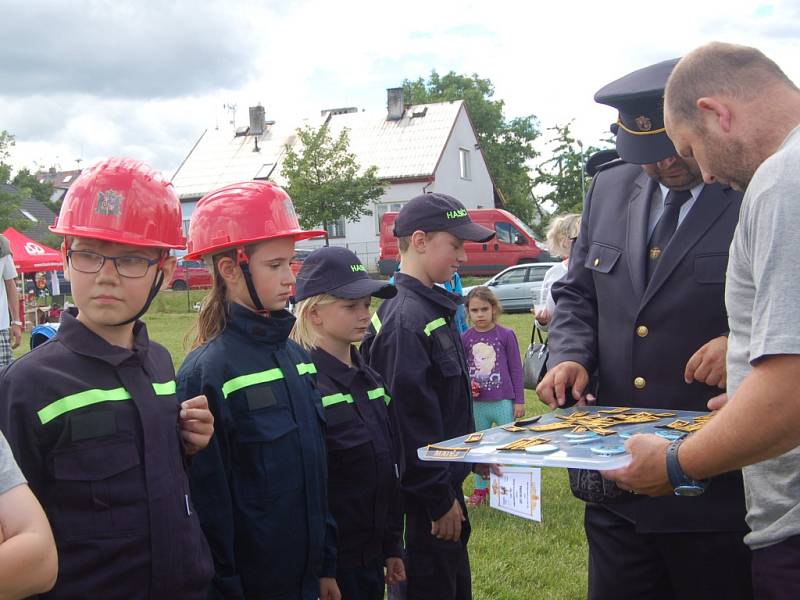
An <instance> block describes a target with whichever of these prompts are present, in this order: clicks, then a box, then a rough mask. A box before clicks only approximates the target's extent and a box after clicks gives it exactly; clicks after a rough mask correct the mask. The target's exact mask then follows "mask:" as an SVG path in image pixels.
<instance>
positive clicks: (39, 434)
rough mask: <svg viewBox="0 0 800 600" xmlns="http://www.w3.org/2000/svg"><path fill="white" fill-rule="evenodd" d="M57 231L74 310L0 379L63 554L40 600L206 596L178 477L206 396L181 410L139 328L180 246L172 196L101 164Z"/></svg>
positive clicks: (157, 182)
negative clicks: (44, 598) (54, 577)
mask: <svg viewBox="0 0 800 600" xmlns="http://www.w3.org/2000/svg"><path fill="white" fill-rule="evenodd" d="M51 230H52V231H53V232H54V233H56V234H58V235H61V236H64V238H65V239H64V244H63V245H62V251H63V253H64V262H65V264H64V267H65V272H66V274H67V277H68V278H69V280H70V281H71V283H72V295H73V297H74V300H75V304H76V306H77V309H70V311H69V312H67V313H65V314H64V315H63V317H62V321H61V327H60V328H59V331H58V334H57V335H56V336H55V337H54V338H53V339H52V340H51V341H49V342H47V343H45V344H43V345H41V346H39V347H37V348H36V349H35V350H33V351H32V352H30V353H29V354H27V355H26V356H23V357H22V358H21V359H20V360H18V361H17V362H15V363H14V364H13V365H12V366H11V367H9V368H8V369H6V370H5V371H4V372H3V374H2V376H0V428H2V431H3V433H4V434H5V436H6V437H7V438H8V441H9V443H10V445H11V448H12V450H13V452H14V456H15V458H16V459H17V462H18V463H19V466H20V468H21V469H22V472H23V474H24V476H25V478H26V479H27V480H28V483H29V485H30V488H31V489H32V490H33V492H34V493H35V494H36V496H38V498H39V501H40V502H41V503H42V505H43V507H44V510H45V512H46V514H47V516H48V518H49V519H50V523H51V525H52V528H53V534H54V537H55V540H56V546H57V549H58V559H59V560H58V563H59V564H58V578H57V580H56V584H55V587H54V588H53V590H52V592H50V594H48V595H47V598H104V599H106V600H109V599H116V598H119V599H120V600H122V599H126V600H127V599H134V598H136V599H139V598H141V599H145V598H181V599H190V600H191V599H198V600H199V599H201V598H206V592H207V588H208V585H209V582H210V581H211V578H212V575H213V565H212V561H211V556H210V552H209V549H208V545H207V544H206V541H205V539H204V537H203V533H202V530H201V528H200V524H199V521H198V519H197V516H196V515H195V513H194V509H193V507H192V502H191V498H190V495H189V484H188V479H187V476H186V472H185V465H186V457H187V456H189V455H191V454H194V453H195V452H197V451H198V450H200V449H201V448H204V447H205V446H206V445H207V444H208V441H209V439H210V437H211V435H212V433H213V417H212V415H211V413H210V411H209V410H208V405H207V401H206V399H205V398H204V397H202V396H198V397H194V398H191V399H188V400H186V401H185V402H183V403H179V402H178V399H177V396H176V393H175V391H176V389H175V373H174V369H173V366H172V359H171V357H170V355H169V353H168V352H167V351H166V350H165V349H164V348H163V347H162V346H160V345H158V344H156V343H154V342H152V341H150V340H149V339H148V336H147V328H146V327H145V325H144V323H142V322H141V321H139V320H138V319H139V317H141V316H142V315H143V314H144V313H145V312H146V311H147V308H148V307H149V305H150V303H151V302H152V300H153V298H154V297H155V295H156V293H157V292H158V290H159V288H160V286H161V284H162V283H163V281H164V280H165V279H166V280H167V281H168V280H169V278H170V276H171V274H172V272H173V270H174V269H175V258H172V257H170V256H169V249H170V248H183V247H184V245H185V239H184V236H183V232H182V227H181V210H180V203H179V201H178V198H177V197H176V196H175V193H174V192H173V191H172V189H171V185H170V184H169V183H168V182H166V181H164V180H163V179H162V178H161V176H160V174H158V173H157V172H155V171H152V170H151V169H150V168H149V167H147V166H146V165H144V164H143V163H141V162H139V161H134V160H130V159H109V160H107V161H104V162H101V163H99V164H97V165H94V166H93V167H90V168H89V169H86V170H85V171H84V172H83V173H82V174H81V176H80V177H79V178H78V179H77V180H76V181H75V183H73V185H72V187H71V188H70V190H69V193H68V194H67V196H66V198H65V199H64V203H63V206H62V207H61V213H60V215H59V217H58V220H57V222H56V225H55V226H54V227H51Z"/></svg>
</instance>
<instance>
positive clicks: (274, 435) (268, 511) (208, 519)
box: [178, 181, 341, 600]
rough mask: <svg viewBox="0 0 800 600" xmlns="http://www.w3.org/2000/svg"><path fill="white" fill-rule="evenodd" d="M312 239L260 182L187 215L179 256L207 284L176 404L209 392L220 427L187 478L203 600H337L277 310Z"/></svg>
mask: <svg viewBox="0 0 800 600" xmlns="http://www.w3.org/2000/svg"><path fill="white" fill-rule="evenodd" d="M321 235H324V232H322V231H302V230H301V229H300V226H299V224H298V222H297V216H296V215H295V212H294V207H293V205H292V201H291V199H290V198H289V196H288V195H287V194H286V193H285V192H284V191H283V190H282V189H280V188H279V187H276V186H274V185H272V184H270V183H268V182H265V181H249V182H244V183H239V184H234V185H230V186H227V187H224V188H221V189H219V190H216V191H213V192H210V193H209V194H207V195H206V196H204V197H203V198H201V199H200V201H199V202H198V203H197V206H196V207H195V209H194V212H193V214H192V218H191V222H190V225H189V254H188V255H187V258H190V259H192V258H193V259H196V258H200V257H203V258H204V259H205V261H206V264H207V266H208V268H209V270H210V271H211V272H212V275H213V281H214V283H213V288H212V289H211V291H210V292H209V295H208V296H207V297H206V300H205V301H204V302H203V306H202V308H201V310H200V315H199V318H198V324H197V339H196V343H195V349H194V350H193V351H192V352H191V353H190V354H189V355H188V356H187V357H186V360H185V362H184V363H183V365H182V366H181V368H180V370H179V372H178V395H179V397H182V398H189V397H191V396H194V395H196V394H204V395H206V396H207V397H208V401H209V406H210V407H211V411H212V413H213V414H214V418H215V423H216V425H217V430H216V435H215V436H214V438H213V439H212V440H211V443H210V444H209V446H208V448H206V449H205V450H203V451H202V452H199V453H198V454H197V456H195V457H194V460H193V462H192V467H191V470H190V482H191V486H192V493H193V497H194V499H195V504H196V506H197V511H198V514H199V515H200V522H201V524H202V526H203V530H204V531H205V534H206V537H207V538H208V541H209V544H210V545H211V549H212V553H213V555H214V562H215V567H216V575H215V577H214V582H213V586H212V590H211V592H210V595H209V597H212V598H259V599H267V598H274V599H281V600H283V599H286V600H289V599H292V600H317V598H320V599H321V600H340V598H341V596H340V594H339V589H338V587H337V585H336V580H335V575H336V540H335V525H334V523H333V519H332V518H331V515H330V512H329V510H328V499H327V488H326V480H327V459H326V454H325V438H324V419H323V413H322V403H321V400H320V394H319V392H318V391H317V384H316V377H315V374H316V368H315V367H314V364H313V363H312V362H311V359H310V358H309V356H308V354H307V353H306V352H305V351H304V350H303V349H301V348H300V346H298V345H297V344H295V343H294V342H292V341H290V340H288V339H287V338H288V336H289V332H290V331H291V329H292V325H293V324H294V317H292V315H291V314H289V313H288V312H287V311H286V310H285V306H286V303H287V301H288V300H289V295H290V291H291V287H292V285H293V284H294V275H293V274H292V271H291V269H290V265H289V263H290V261H291V260H292V258H293V257H294V244H295V241H297V240H302V239H307V238H310V237H317V236H321Z"/></svg>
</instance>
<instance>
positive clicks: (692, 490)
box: [667, 438, 708, 496]
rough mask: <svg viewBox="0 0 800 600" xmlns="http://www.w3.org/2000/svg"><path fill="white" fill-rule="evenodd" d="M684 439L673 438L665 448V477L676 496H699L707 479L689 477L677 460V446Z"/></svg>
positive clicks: (705, 485)
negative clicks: (698, 479)
mask: <svg viewBox="0 0 800 600" xmlns="http://www.w3.org/2000/svg"><path fill="white" fill-rule="evenodd" d="M685 439H686V438H681V439H679V440H675V441H674V442H672V443H671V444H670V445H669V447H668V448H667V477H669V483H670V485H671V486H672V489H673V491H674V492H675V495H676V496H699V495H700V494H702V493H703V492H705V491H706V488H707V487H708V480H707V479H703V480H701V481H696V480H694V479H691V478H690V477H689V476H688V475H686V473H684V472H683V469H681V463H679V462H678V448H680V446H681V444H682V443H683V441H684V440H685Z"/></svg>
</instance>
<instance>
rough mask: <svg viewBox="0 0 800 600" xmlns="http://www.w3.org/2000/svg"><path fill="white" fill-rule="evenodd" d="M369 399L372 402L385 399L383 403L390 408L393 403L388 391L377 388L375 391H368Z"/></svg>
mask: <svg viewBox="0 0 800 600" xmlns="http://www.w3.org/2000/svg"><path fill="white" fill-rule="evenodd" d="M367 398H369V399H370V400H378V399H380V398H383V401H384V402H385V403H386V406H389V402H391V401H392V398H391V396H389V394H387V393H386V390H385V389H383V388H382V387H379V388H375V389H374V390H367Z"/></svg>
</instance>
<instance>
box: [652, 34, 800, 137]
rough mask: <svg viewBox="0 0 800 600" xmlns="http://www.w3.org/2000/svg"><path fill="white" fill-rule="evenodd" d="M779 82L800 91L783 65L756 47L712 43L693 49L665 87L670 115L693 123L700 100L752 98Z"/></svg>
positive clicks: (678, 65)
mask: <svg viewBox="0 0 800 600" xmlns="http://www.w3.org/2000/svg"><path fill="white" fill-rule="evenodd" d="M776 84H782V85H785V86H788V87H789V88H791V89H794V90H797V86H795V84H794V83H793V82H792V80H791V79H789V78H788V77H787V76H786V74H785V73H784V72H783V71H782V70H781V68H780V67H779V66H778V65H777V64H776V63H775V62H774V61H772V60H771V59H769V58H767V56H766V55H765V54H764V53H763V52H761V51H760V50H758V49H756V48H751V47H749V46H739V45H737V44H727V43H724V42H711V43H709V44H706V45H705V46H700V47H699V48H697V49H695V50H692V51H691V52H690V53H689V54H687V55H686V56H684V57H683V58H682V59H681V60H680V62H678V64H677V65H676V66H675V69H674V70H673V71H672V74H671V75H670V77H669V80H668V81H667V85H666V88H665V90H664V97H665V105H666V109H667V112H668V113H669V114H670V117H672V118H673V119H674V118H676V117H677V118H678V119H679V120H681V121H687V122H690V123H694V122H696V120H697V117H698V110H697V100H698V99H700V98H702V97H704V96H726V97H728V98H735V99H738V100H744V101H750V100H753V99H754V98H756V97H757V96H758V95H759V94H761V93H763V91H764V89H765V88H770V87H772V86H774V85H776Z"/></svg>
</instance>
